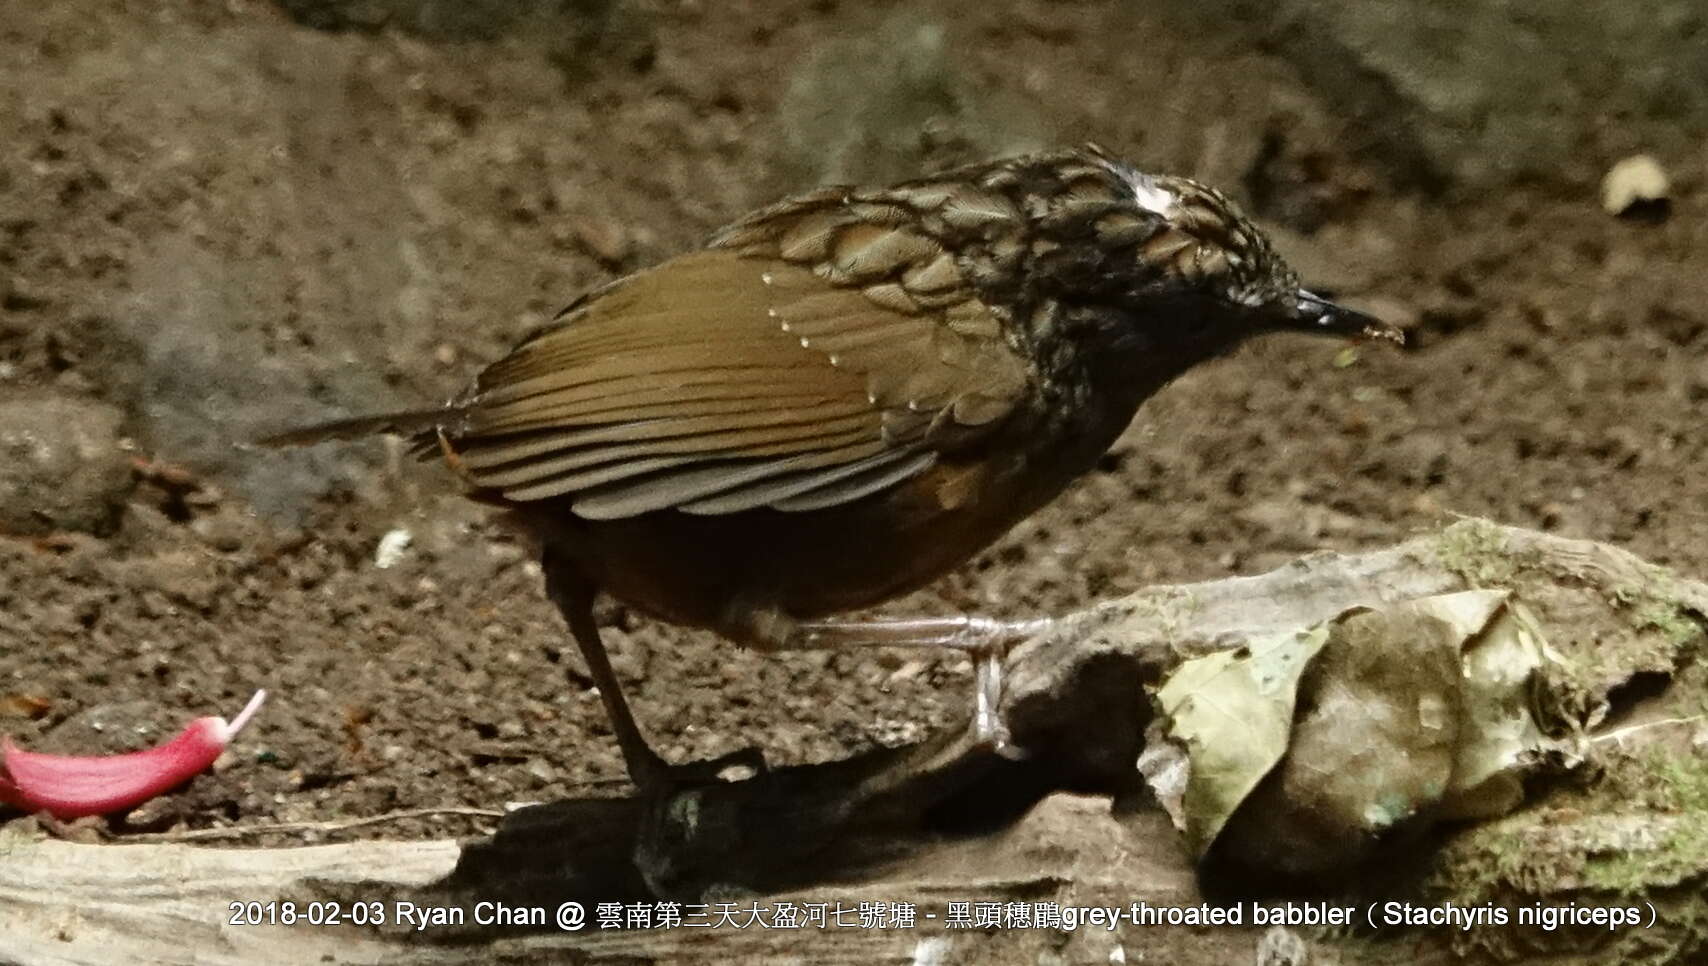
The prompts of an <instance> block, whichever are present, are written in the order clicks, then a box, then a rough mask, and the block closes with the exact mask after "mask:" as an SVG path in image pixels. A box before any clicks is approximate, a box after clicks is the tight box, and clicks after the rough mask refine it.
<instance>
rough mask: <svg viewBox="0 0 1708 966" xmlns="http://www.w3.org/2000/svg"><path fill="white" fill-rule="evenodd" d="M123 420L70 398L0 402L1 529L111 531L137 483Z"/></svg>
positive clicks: (95, 404) (114, 412) (109, 409)
mask: <svg viewBox="0 0 1708 966" xmlns="http://www.w3.org/2000/svg"><path fill="white" fill-rule="evenodd" d="M123 419H124V417H123V415H122V414H121V413H120V412H119V411H118V410H117V409H115V408H114V407H112V406H109V405H107V404H105V403H100V402H95V401H92V400H87V399H78V398H75V397H71V396H48V397H46V398H42V397H40V396H37V397H33V398H28V399H14V400H11V401H8V402H0V533H9V534H15V535H23V536H41V535H45V534H50V533H54V532H59V531H67V530H70V531H78V532H83V533H93V534H107V533H111V532H112V531H113V530H114V529H115V528H116V527H117V525H118V521H119V517H120V514H121V513H122V512H123V510H124V504H125V500H126V498H128V497H129V495H130V492H131V489H132V488H133V487H134V486H135V485H136V476H135V473H134V472H133V471H132V469H131V461H130V455H129V454H128V453H126V452H125V451H124V449H123V447H121V446H120V445H119V424H120V423H121V422H122V421H123Z"/></svg>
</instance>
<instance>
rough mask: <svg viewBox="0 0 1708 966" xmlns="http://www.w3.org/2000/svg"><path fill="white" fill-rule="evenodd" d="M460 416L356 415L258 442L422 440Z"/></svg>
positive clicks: (441, 411)
mask: <svg viewBox="0 0 1708 966" xmlns="http://www.w3.org/2000/svg"><path fill="white" fill-rule="evenodd" d="M459 415H461V414H460V413H459V412H458V411H457V410H456V409H447V408H445V407H443V406H440V407H437V408H434V409H413V410H408V411H406V412H401V413H384V414H382V415H379V416H357V417H355V418H353V419H339V420H336V421H334V422H330V423H320V424H318V425H314V426H303V427H301V428H300V429H289V430H286V431H284V432H282V433H274V434H273V435H271V436H263V437H261V438H260V439H258V440H256V441H255V445H257V446H271V447H286V446H310V445H313V444H315V443H324V442H328V441H330V440H335V439H363V438H366V437H368V436H378V435H381V434H384V433H391V434H395V435H398V436H409V437H413V438H420V437H423V436H429V437H430V436H434V435H436V433H435V431H436V430H438V429H439V428H440V427H441V426H444V425H446V424H448V423H451V422H453V421H455V420H456V419H457V417H458V416H459Z"/></svg>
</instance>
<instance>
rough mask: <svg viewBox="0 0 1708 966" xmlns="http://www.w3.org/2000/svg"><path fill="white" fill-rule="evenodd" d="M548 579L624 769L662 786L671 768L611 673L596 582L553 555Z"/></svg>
mask: <svg viewBox="0 0 1708 966" xmlns="http://www.w3.org/2000/svg"><path fill="white" fill-rule="evenodd" d="M541 566H542V568H543V569H544V570H545V574H546V596H548V597H550V598H551V601H552V603H554V604H556V605H557V609H558V611H559V612H560V613H562V614H563V619H564V622H565V623H567V624H568V625H569V633H570V636H571V637H574V638H575V643H576V646H577V647H579V648H581V658H582V660H584V661H586V662H587V672H588V673H589V674H591V675H592V676H593V686H594V687H596V688H598V689H599V700H600V701H601V702H603V703H604V705H605V714H606V716H608V717H609V718H610V719H611V731H612V733H613V734H615V735H616V737H617V747H618V748H620V749H622V752H623V764H624V765H626V766H627V767H628V770H629V780H630V781H632V782H634V783H635V784H636V785H637V786H640V787H642V788H646V787H651V786H656V785H658V784H659V783H661V782H662V781H663V780H664V779H665V778H666V777H667V775H668V773H669V770H670V766H669V765H667V764H666V763H665V761H664V759H663V758H661V757H659V754H658V752H656V751H653V750H652V746H651V745H648V744H647V743H646V737H645V736H644V735H642V734H641V730H640V725H638V724H636V723H635V716H634V714H633V713H631V712H630V711H629V703H628V701H627V700H626V699H624V697H623V688H622V685H621V684H619V683H618V682H617V673H616V671H614V670H612V668H611V658H610V656H609V655H608V654H606V653H605V643H604V641H602V640H600V639H599V626H598V625H597V624H595V623H594V621H593V598H594V596H595V595H596V594H597V593H598V590H597V588H595V587H594V586H593V582H592V581H590V580H588V579H587V578H586V577H584V576H582V575H581V573H580V572H579V571H578V570H577V569H576V568H575V565H574V564H572V563H569V562H567V561H562V560H559V559H557V558H556V557H555V556H554V555H553V554H552V553H551V552H550V551H547V553H546V555H545V558H544V560H542V562H541Z"/></svg>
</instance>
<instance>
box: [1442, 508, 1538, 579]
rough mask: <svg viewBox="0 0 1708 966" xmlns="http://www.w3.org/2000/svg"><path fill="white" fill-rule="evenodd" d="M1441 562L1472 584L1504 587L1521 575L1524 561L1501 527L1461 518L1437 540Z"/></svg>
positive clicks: (1483, 521) (1484, 521)
mask: <svg viewBox="0 0 1708 966" xmlns="http://www.w3.org/2000/svg"><path fill="white" fill-rule="evenodd" d="M1435 557H1436V559H1437V560H1438V561H1440V563H1441V566H1442V567H1444V568H1446V569H1447V570H1448V571H1450V572H1451V573H1454V574H1457V575H1458V576H1459V577H1461V578H1462V579H1464V581H1465V583H1467V584H1469V585H1471V586H1472V587H1504V586H1509V585H1511V584H1512V583H1513V582H1514V581H1515V580H1516V579H1517V577H1518V573H1519V571H1520V569H1521V568H1522V563H1523V561H1520V560H1518V559H1516V555H1514V554H1513V553H1512V552H1511V550H1510V549H1509V548H1508V547H1507V544H1506V535H1505V533H1503V532H1502V530H1501V528H1500V527H1499V526H1498V525H1496V524H1494V523H1490V522H1489V521H1487V520H1479V519H1476V518H1471V519H1465V520H1460V521H1459V522H1458V523H1455V524H1453V525H1452V526H1450V527H1448V528H1447V529H1445V530H1443V531H1441V536H1439V537H1438V538H1436V541H1435Z"/></svg>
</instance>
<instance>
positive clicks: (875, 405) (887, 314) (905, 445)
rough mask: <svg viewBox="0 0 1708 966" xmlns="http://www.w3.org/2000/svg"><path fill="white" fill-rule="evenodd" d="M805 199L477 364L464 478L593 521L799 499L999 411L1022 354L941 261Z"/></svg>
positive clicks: (844, 484)
mask: <svg viewBox="0 0 1708 966" xmlns="http://www.w3.org/2000/svg"><path fill="white" fill-rule="evenodd" d="M815 204H817V205H818V207H814V204H802V205H800V206H798V208H797V209H790V210H791V211H793V215H791V216H790V217H792V218H793V219H794V220H793V221H792V222H791V221H790V220H789V218H782V219H781V224H780V227H779V226H776V225H774V226H769V227H766V226H762V225H748V226H745V227H743V228H741V229H740V230H739V231H734V232H732V233H730V234H729V235H728V236H727V237H728V238H729V239H731V241H730V244H732V245H733V244H737V243H739V250H738V251H737V250H719V249H712V250H709V251H704V252H698V253H694V254H690V255H684V256H680V257H678V258H676V259H673V260H671V261H669V262H666V263H664V264H663V265H660V266H658V267H657V268H654V269H651V270H649V271H646V272H642V273H640V274H637V275H634V276H631V277H630V278H628V279H625V280H623V281H621V282H619V283H616V284H614V285H612V286H610V287H609V288H607V289H605V290H603V291H601V292H599V293H598V294H596V295H595V296H593V297H591V298H589V299H587V300H585V301H584V302H582V303H579V304H578V305H577V306H576V307H574V308H573V309H572V310H570V311H568V312H566V313H565V315H564V316H563V318H562V319H561V320H560V321H559V322H558V323H556V324H554V325H552V326H549V327H547V328H546V329H544V330H541V331H540V332H537V333H536V334H535V335H534V336H532V337H531V338H530V339H528V340H527V341H525V342H524V343H523V344H522V345H520V346H518V347H517V349H516V350H515V351H514V352H513V353H512V354H511V355H510V356H508V357H506V358H505V359H503V360H501V361H499V362H498V363H495V364H494V365H493V366H491V367H490V368H488V369H487V371H486V372H484V373H482V375H481V377H480V379H479V380H478V381H477V382H476V385H475V387H474V389H473V390H472V391H471V393H470V394H469V395H468V396H467V397H466V398H465V399H464V400H463V401H462V402H461V403H460V404H459V409H460V413H461V419H460V421H459V422H458V423H457V424H456V425H455V426H454V427H453V428H454V430H455V431H454V432H450V430H447V432H448V433H450V435H449V441H450V444H451V446H452V448H453V449H454V450H455V452H456V454H457V457H458V459H459V462H460V463H461V465H462V466H463V468H464V470H465V471H466V473H467V474H468V476H469V478H470V480H471V481H472V482H473V483H474V484H475V485H476V486H478V487H482V488H485V489H489V490H494V491H497V492H499V493H501V494H502V495H503V496H504V497H506V498H507V499H510V500H514V501H522V502H525V501H533V500H544V499H550V498H555V497H565V498H570V499H571V500H572V502H571V508H572V510H573V512H574V513H576V514H577V515H578V516H582V517H584V518H588V519H613V518H618V517H626V516H632V515H636V514H640V513H648V512H652V511H655V510H662V509H667V508H672V507H675V508H680V509H683V510H685V511H687V512H691V513H699V514H722V513H736V512H741V511H744V510H751V509H757V508H760V507H775V508H777V509H781V510H793V511H801V510H807V509H815V508H821V507H828V506H834V505H837V504H839V503H844V502H848V501H850V500H856V499H860V498H861V497H864V496H868V495H871V494H873V493H877V492H880V491H882V490H884V489H886V488H888V487H891V486H894V485H896V484H898V483H900V482H901V481H903V480H906V479H909V478H911V477H913V476H915V475H917V474H919V473H921V472H923V471H924V470H925V469H926V468H928V467H930V466H931V465H933V464H934V463H935V462H936V461H937V460H938V459H939V457H940V455H941V453H942V452H943V451H944V449H945V448H953V447H954V446H957V445H960V444H962V443H964V442H967V441H970V440H971V439H973V438H975V437H976V436H977V435H979V434H981V433H982V432H984V431H985V430H986V429H987V428H988V427H989V426H991V425H994V424H995V423H997V422H999V421H1000V420H1001V418H1002V417H1003V416H1005V415H1007V413H1008V412H1011V411H1012V409H1013V406H1014V404H1015V403H1016V402H1017V401H1018V400H1019V399H1021V398H1023V397H1024V395H1025V393H1026V392H1027V391H1029V390H1030V388H1031V387H1030V383H1029V382H1028V380H1027V377H1026V370H1025V367H1024V366H1023V365H1021V363H1020V361H1019V358H1018V357H1017V356H1016V355H1015V354H1014V353H1013V351H1012V350H1011V349H1009V347H1008V346H1007V345H1006V344H1004V343H1002V342H1001V341H1000V340H994V347H993V340H991V339H989V338H988V336H987V335H986V334H985V333H986V332H989V331H992V330H994V331H1000V328H1001V327H1000V325H998V324H996V323H995V322H994V321H992V322H985V321H984V320H983V319H982V318H979V316H980V314H981V313H979V312H978V311H977V310H975V309H973V308H970V307H969V306H968V303H969V302H971V296H970V294H968V295H964V296H963V297H962V298H960V299H958V300H955V298H954V296H955V287H956V285H957V283H958V280H959V274H958V269H957V268H956V266H955V264H954V262H953V260H952V259H948V257H947V256H946V255H944V254H943V253H942V251H941V250H940V249H939V248H938V247H937V246H936V245H935V243H933V242H931V241H930V240H929V239H926V238H924V237H922V236H919V235H916V234H912V233H910V232H909V231H908V230H907V229H906V227H905V224H902V223H900V222H895V219H891V221H890V222H882V221H881V220H880V221H879V222H874V221H871V220H862V219H861V218H852V217H848V215H847V212H845V211H842V210H841V209H839V208H838V207H837V206H838V205H846V204H849V202H847V200H846V199H841V200H838V199H835V198H830V197H826V198H825V199H824V200H823V201H822V202H817V203H815ZM827 206H828V207H827ZM780 217H781V216H780ZM903 221H905V219H903ZM891 222H895V223H891ZM784 249H787V252H785V251H784ZM791 256H794V257H793V258H791ZM946 259H947V260H946ZM827 268H828V270H827ZM914 285H917V286H918V288H919V289H920V290H922V291H925V292H928V293H930V295H931V298H930V299H929V300H919V299H916V295H918V294H919V293H918V292H916V291H914V288H913V286H914ZM927 301H928V302H929V304H931V305H934V306H937V308H931V309H926V308H921V307H920V306H921V305H922V304H925V303H926V302H927ZM973 304H975V305H976V303H973ZM910 313H912V314H910ZM983 315H984V316H988V310H984V313H983ZM951 318H956V319H963V320H969V319H978V321H979V325H978V326H977V332H976V334H974V333H968V332H962V331H960V329H962V328H965V327H966V326H964V325H953V324H950V319H951ZM962 414H965V415H966V416H968V417H972V418H969V419H966V420H964V421H963V420H962V418H961V417H962Z"/></svg>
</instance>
